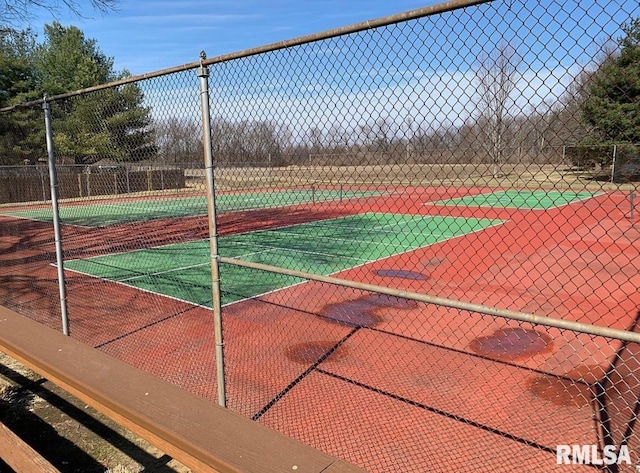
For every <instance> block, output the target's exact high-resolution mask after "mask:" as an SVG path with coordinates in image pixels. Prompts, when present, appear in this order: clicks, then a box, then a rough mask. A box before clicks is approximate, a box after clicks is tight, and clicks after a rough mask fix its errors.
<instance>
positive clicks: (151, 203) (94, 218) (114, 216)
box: [3, 187, 381, 227]
mask: <svg viewBox="0 0 640 473" xmlns="http://www.w3.org/2000/svg"><path fill="white" fill-rule="evenodd" d="M380 194H381V192H377V191H358V190H344V189H315V188H313V187H310V188H303V189H289V190H277V191H274V190H270V191H262V192H245V193H230V194H219V195H217V196H216V208H217V210H218V213H224V212H233V211H240V210H250V209H260V208H267V207H285V206H291V205H297V204H306V203H316V202H329V201H342V200H347V199H354V198H362V197H370V196H376V195H380ZM59 213H60V219H61V220H62V222H63V223H65V224H67V225H76V226H81V227H106V226H110V225H119V224H123V223H130V222H143V221H149V220H157V219H163V218H176V217H188V216H194V215H206V214H207V198H206V196H204V195H198V196H189V197H163V198H154V199H136V200H124V201H117V202H114V201H113V200H98V201H93V202H91V203H89V204H77V203H71V204H63V205H61V206H60V207H59ZM3 215H8V216H12V217H18V218H26V219H30V220H39V221H45V222H50V221H52V220H53V215H52V210H51V208H50V206H48V207H47V208H30V209H25V210H16V211H10V212H5V213H4V214H3Z"/></svg>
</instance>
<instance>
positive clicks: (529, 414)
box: [0, 0, 640, 472]
mask: <svg viewBox="0 0 640 473" xmlns="http://www.w3.org/2000/svg"><path fill="white" fill-rule="evenodd" d="M639 38H640V7H639V6H638V3H637V2H635V1H626V0H609V1H607V2H574V1H570V2H566V1H563V2H560V1H556V0H549V1H543V2H525V1H521V0H508V1H493V2H462V1H458V2H450V3H447V4H443V5H440V6H434V7H427V8H424V9H421V10H415V11H413V12H409V13H406V14H400V15H396V16H394V17H389V18H384V19H380V20H375V21H370V22H367V23H365V24H360V25H354V26H351V27H347V28H343V29H340V30H336V31H331V32H327V33H323V34H318V35H313V36H310V37H306V38H301V39H298V40H293V41H289V42H285V43H282V44H275V45H269V46H265V47H262V48H258V49H255V50H251V51H245V52H242V53H238V54H232V55H227V56H222V57H217V58H212V59H206V58H204V57H203V58H202V59H201V61H200V62H196V63H193V64H190V65H186V66H181V67H179V68H176V69H174V70H168V71H159V72H158V73H154V74H147V75H145V76H142V77H138V78H131V79H128V80H124V81H120V82H118V83H114V84H106V85H105V86H101V87H95V88H92V89H89V90H86V91H80V92H78V93H70V94H65V95H64V96H57V97H51V98H47V99H45V100H43V101H40V102H38V103H31V104H23V105H21V106H18V107H14V108H11V109H6V110H3V113H2V114H0V120H2V121H3V126H4V128H3V129H6V130H12V131H9V132H7V133H5V134H4V135H3V137H2V140H3V143H2V153H3V160H4V161H3V162H6V163H8V162H9V160H13V161H12V163H11V166H4V167H1V168H0V183H2V185H1V186H0V243H1V244H2V248H3V251H2V255H1V256H0V303H2V304H3V305H5V306H7V307H10V308H13V309H15V310H18V311H19V312H21V313H23V314H25V315H27V316H29V317H32V318H35V319H37V320H40V321H42V322H43V323H45V324H48V325H50V326H53V327H57V328H60V327H61V320H62V326H63V328H64V325H65V323H68V328H69V333H70V335H71V336H73V337H75V338H78V339H80V340H82V341H84V342H86V343H88V344H90V345H92V346H95V347H97V348H99V349H101V350H103V351H105V352H107V353H110V354H112V355H113V356H115V357H118V358H120V359H123V360H125V361H127V362H129V363H131V364H133V365H135V366H138V367H140V368H142V369H144V370H147V371H149V372H151V373H154V374H156V375H158V376H160V377H162V378H164V379H167V380H169V381H171V382H173V383H176V384H177V385H179V386H181V387H183V388H185V389H188V390H190V391H192V392H195V393H197V394H199V395H201V396H203V397H205V398H208V399H211V400H212V401H217V402H218V403H220V404H223V405H226V406H227V407H228V408H230V409H232V410H234V411H236V412H238V413H240V414H242V415H244V416H247V417H250V418H252V419H254V420H256V421H257V422H261V423H263V424H265V425H268V426H270V427H272V428H274V429H277V430H279V431H281V432H284V433H285V434H287V435H289V436H291V437H294V438H297V439H299V440H301V441H303V442H305V443H307V444H310V445H312V446H314V447H316V448H319V449H321V450H324V451H326V452H328V453H330V454H333V455H336V456H339V457H342V458H344V459H346V460H348V461H350V462H353V463H355V464H357V465H360V466H362V467H363V468H364V469H366V470H367V471H372V472H390V471H414V472H422V471H540V472H548V471H559V472H562V471H593V470H594V469H595V470H601V471H608V472H624V471H635V470H636V468H635V466H636V465H639V464H640V442H639V437H638V435H637V433H636V421H637V417H638V413H639V410H640V353H639V349H640V345H639V342H640V335H639V334H638V327H637V325H638V318H639V317H640V292H639V291H638V287H640V275H639V271H638V268H640V231H639V227H638V226H639V225H640V218H639V217H638V211H637V208H636V207H637V203H638V187H639V185H638V184H639V183H640V158H639V154H640V151H639V150H640V135H638V126H639V123H638V117H639V116H640V115H639V113H640V112H639V96H638V74H639V71H640V66H639V63H638V58H639V57H640V42H639ZM43 103H44V104H45V107H47V106H48V107H49V110H50V115H51V128H52V130H51V131H52V133H51V134H50V138H51V145H52V146H50V147H49V151H50V152H53V153H54V154H55V167H52V166H51V165H50V164H52V159H51V157H49V159H47V158H48V154H47V150H48V149H47V143H46V137H47V136H46V133H45V126H44V118H43V113H42V107H43ZM25 117H26V118H25ZM25 120H26V121H27V122H28V123H31V124H32V126H31V127H30V129H29V132H28V133H24V127H21V126H18V125H17V124H16V123H17V122H18V121H19V122H20V123H25ZM203 156H204V157H205V158H204V159H203ZM47 164H49V166H48V165H47ZM52 169H53V171H54V174H55V175H57V176H54V177H57V179H54V180H55V181H56V182H55V183H54V184H51V181H50V179H51V175H50V173H51V171H52ZM52 189H53V190H54V191H57V194H58V199H55V200H54V201H53V202H51V196H52ZM56 219H59V223H60V232H59V233H60V234H59V235H56V233H55V232H54V229H53V226H52V223H55V221H56ZM56 243H60V244H61V250H62V252H60V251H56V249H57V248H56V246H55V245H56ZM62 266H63V267H64V279H63V280H62V281H61V280H60V278H59V276H58V275H59V274H60V273H59V272H58V273H57V271H59V270H60V269H61V267H62ZM61 297H62V301H63V302H62V303H61ZM65 318H66V322H65Z"/></svg>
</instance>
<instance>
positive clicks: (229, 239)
mask: <svg viewBox="0 0 640 473" xmlns="http://www.w3.org/2000/svg"><path fill="white" fill-rule="evenodd" d="M501 223H502V221H501V220H491V219H474V218H460V217H440V216H420V215H395V214H383V213H365V214H359V215H351V216H348V217H343V218H337V219H328V220H323V221H317V222H311V223H305V224H300V225H292V226H287V227H280V228H275V229H271V230H264V231H255V232H249V233H244V234H240V235H233V236H224V237H220V238H219V240H218V248H219V252H220V254H223V255H225V256H227V257H232V258H240V259H243V260H248V261H253V262H259V263H264V264H269V265H273V266H279V267H283V268H287V269H295V270H302V271H308V272H312V273H316V274H322V275H329V274H333V273H336V272H339V271H342V270H345V269H348V268H352V267H355V266H360V265H363V264H366V263H370V262H373V261H377V260H380V259H383V258H387V257H389V256H393V255H398V254H400V253H404V252H407V251H410V250H415V249H417V248H419V247H422V246H426V245H430V244H433V243H438V242H442V241H445V240H448V239H451V238H455V237H457V236H461V235H466V234H469V233H472V232H475V231H478V230H482V229H485V228H488V227H490V226H494V225H499V224H501ZM365 230H366V232H367V233H369V235H367V239H366V240H363V239H362V234H363V232H364V231H365ZM372 237H373V238H372ZM210 259H211V258H210V253H209V241H208V240H199V241H191V242H185V243H179V244H172V245H164V246H160V247H156V248H149V249H143V250H138V251H133V252H126V253H117V254H110V255H105V256H98V257H94V258H87V259H77V260H72V261H67V262H66V263H65V268H66V269H69V270H73V271H76V272H80V273H84V274H87V275H91V276H95V277H99V278H102V279H106V280H110V281H115V282H118V283H121V284H126V285H129V286H132V287H136V288H139V289H143V290H146V291H150V292H154V293H158V294H163V295H166V296H169V297H173V298H176V299H180V300H183V301H187V302H192V303H194V304H197V305H203V306H211V267H210ZM220 277H221V279H222V280H223V281H224V285H223V294H222V303H223V304H228V303H231V302H235V301H238V300H241V299H245V298H250V297H254V296H257V295H259V294H263V293H267V292H270V291H274V290H277V289H280V288H282V287H286V286H289V285H293V284H296V283H299V282H301V281H302V280H300V279H298V278H294V277H283V276H276V275H275V274H272V273H265V274H264V275H263V277H261V278H260V279H258V280H256V278H255V277H253V276H252V275H251V274H250V272H249V271H247V270H246V269H243V268H241V267H237V266H229V265H222V266H221V268H220Z"/></svg>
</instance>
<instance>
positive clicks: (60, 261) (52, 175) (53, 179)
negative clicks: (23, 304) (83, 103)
mask: <svg viewBox="0 0 640 473" xmlns="http://www.w3.org/2000/svg"><path fill="white" fill-rule="evenodd" d="M42 108H43V109H44V125H45V130H46V136H47V156H48V163H49V183H50V184H51V209H52V210H53V234H54V240H55V245H56V264H57V265H58V289H59V292H60V314H61V317H62V333H64V334H65V335H69V318H68V315H67V291H66V284H65V281H64V256H63V253H62V234H61V232H60V213H59V211H58V175H57V173H56V157H55V153H54V151H53V132H52V130H51V107H50V106H49V102H47V96H46V95H45V96H44V102H43V104H42Z"/></svg>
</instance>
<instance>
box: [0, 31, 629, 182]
mask: <svg viewBox="0 0 640 473" xmlns="http://www.w3.org/2000/svg"><path fill="white" fill-rule="evenodd" d="M622 31H623V35H622V36H621V38H619V39H618V41H617V42H616V43H615V44H613V45H612V46H611V47H608V48H605V50H604V52H603V54H602V56H601V57H599V58H597V61H596V64H595V66H594V67H592V68H591V69H586V70H584V71H583V72H582V73H581V74H579V75H578V76H577V77H575V78H574V82H573V84H572V85H571V86H570V87H568V89H567V91H566V93H565V94H564V95H563V96H562V97H558V98H555V99H554V100H553V101H551V102H543V103H541V104H537V105H535V106H530V107H529V109H527V110H519V111H518V113H514V111H513V104H512V102H513V95H514V93H517V86H516V82H517V77H518V76H517V74H519V67H520V65H521V58H520V56H519V54H518V52H517V51H516V50H515V49H514V48H512V47H511V46H510V45H509V44H506V43H505V44H501V45H499V46H498V47H497V48H495V50H494V51H491V52H489V53H487V54H486V55H483V56H481V57H479V58H478V60H477V61H476V63H475V65H474V74H475V80H474V86H475V94H474V96H475V97H476V103H475V106H476V113H475V114H474V115H473V116H471V117H470V118H469V119H468V120H466V121H465V123H463V124H457V125H454V124H453V123H449V124H438V125H437V126H434V125H432V124H429V123H420V122H418V121H417V120H416V119H414V118H412V117H410V116H409V117H406V118H405V119H404V120H403V121H402V122H399V121H398V120H397V119H394V118H391V117H380V118H377V119H375V120H370V121H368V122H366V123H359V124H344V123H334V124H329V125H319V124H317V125H314V126H310V127H309V128H308V129H306V130H300V129H292V128H291V125H287V124H283V123H275V122H271V121H268V120H240V121H231V120H225V119H222V118H215V117H214V119H213V120H212V137H213V144H212V146H213V153H214V156H215V157H216V160H218V161H219V162H222V163H235V164H240V165H250V164H252V163H256V164H258V163H259V164H261V165H272V166H278V165H285V164H296V163H304V162H306V160H307V159H309V156H310V155H311V156H313V155H316V156H326V158H324V162H323V163H321V164H353V163H352V162H348V159H347V160H346V161H345V162H343V161H341V160H340V158H339V156H348V155H349V154H351V155H353V154H354V153H360V155H363V154H368V155H369V156H375V157H376V158H375V159H377V160H379V161H381V162H385V163H391V164H393V163H403V162H426V163H429V162H443V160H444V161H447V160H449V162H478V161H480V162H485V163H491V164H493V167H494V173H498V172H499V166H500V164H502V163H505V162H531V161H536V160H541V161H548V160H550V159H553V156H552V154H553V153H550V152H549V150H557V149H560V148H562V146H564V145H566V144H578V145H584V146H588V145H606V144H625V143H627V144H638V143H640V19H638V18H636V19H635V20H632V21H631V22H629V23H628V24H626V25H624V26H623V28H622ZM128 76H129V73H128V72H127V71H126V70H125V71H116V70H114V61H113V58H109V57H107V56H105V55H104V54H103V53H102V52H101V51H100V49H99V47H98V45H97V43H96V41H95V40H92V39H87V38H85V36H84V34H83V33H82V31H81V30H79V29H78V28H76V27H74V26H70V27H64V26H62V25H60V24H59V23H57V22H54V23H53V24H51V25H46V26H45V34H44V41H42V42H40V43H38V42H37V41H36V37H35V35H34V34H33V33H32V32H31V31H30V30H26V31H16V30H13V29H11V28H9V29H3V30H2V31H0V107H6V106H10V105H14V104H19V103H22V102H26V101H32V100H37V99H40V98H42V97H43V95H44V94H45V93H47V94H49V95H55V94H61V93H64V92H68V91H73V90H78V89H83V88H88V87H91V86H94V85H99V84H103V83H107V82H110V81H115V80H118V79H122V78H125V77H128ZM52 114H53V118H54V123H55V135H54V143H55V146H56V152H57V156H59V157H62V158H64V159H66V160H67V162H70V163H74V164H81V165H86V164H92V163H95V162H98V161H100V160H108V161H110V162H116V163H117V162H139V161H157V162H162V163H167V164H183V163H189V162H196V163H197V162H199V161H200V160H201V159H202V146H203V145H202V139H201V136H202V132H201V124H200V123H198V122H195V121H191V120H188V119H179V118H168V119H164V120H154V119H153V118H152V115H151V109H150V108H149V106H145V105H144V94H143V92H142V90H141V89H140V87H139V86H138V85H137V84H135V83H131V84H126V85H121V86H117V87H112V88H108V89H102V90H99V91H96V92H92V93H90V94H85V95H81V96H75V97H73V98H69V99H65V100H56V101H55V102H54V103H52ZM44 140H45V136H44V126H43V118H42V111H41V110H40V109H38V108H35V109H34V108H30V109H29V108H17V109H15V110H13V111H12V113H3V114H0V164H20V163H35V162H36V161H37V159H38V158H41V157H42V155H43V150H44V149H46V148H45V141H44ZM555 157H556V158H557V153H556V156H555Z"/></svg>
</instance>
